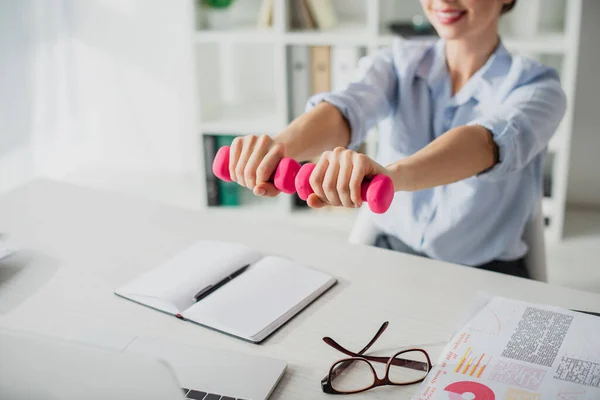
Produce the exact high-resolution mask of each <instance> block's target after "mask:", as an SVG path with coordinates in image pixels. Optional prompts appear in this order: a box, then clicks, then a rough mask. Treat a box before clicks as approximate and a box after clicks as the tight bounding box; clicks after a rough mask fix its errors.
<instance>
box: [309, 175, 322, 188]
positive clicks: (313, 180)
mask: <svg viewBox="0 0 600 400" xmlns="http://www.w3.org/2000/svg"><path fill="white" fill-rule="evenodd" d="M308 183H310V186H312V188H313V189H314V188H317V189H318V188H319V187H320V182H319V179H318V178H317V177H315V176H314V175H311V176H310V178H308Z"/></svg>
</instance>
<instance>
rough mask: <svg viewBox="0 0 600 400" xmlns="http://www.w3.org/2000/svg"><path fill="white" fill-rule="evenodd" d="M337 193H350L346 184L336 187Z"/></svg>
mask: <svg viewBox="0 0 600 400" xmlns="http://www.w3.org/2000/svg"><path fill="white" fill-rule="evenodd" d="M337 191H338V193H340V194H349V193H350V186H348V184H338V185H337Z"/></svg>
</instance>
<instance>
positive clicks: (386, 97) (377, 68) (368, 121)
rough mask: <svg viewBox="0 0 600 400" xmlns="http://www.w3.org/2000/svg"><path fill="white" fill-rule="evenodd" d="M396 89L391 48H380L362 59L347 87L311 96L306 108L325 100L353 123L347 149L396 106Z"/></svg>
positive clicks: (364, 136)
mask: <svg viewBox="0 0 600 400" xmlns="http://www.w3.org/2000/svg"><path fill="white" fill-rule="evenodd" d="M397 90H398V77H397V74H396V70H395V68H394V59H393V56H392V51H391V49H386V50H380V51H379V52H377V53H375V54H374V55H372V56H368V57H364V58H362V59H361V60H360V62H359V68H358V71H357V74H356V77H355V78H354V79H353V80H352V81H351V83H349V84H348V85H347V86H346V87H344V88H342V89H339V90H336V91H332V92H324V93H318V94H316V95H314V96H312V97H311V98H310V99H309V100H308V102H307V105H306V111H310V110H311V109H312V108H313V107H315V106H316V105H317V104H319V103H320V102H322V101H326V102H328V103H330V104H332V105H333V106H335V107H336V108H337V109H338V110H339V111H340V112H341V113H342V115H343V116H344V117H345V118H346V120H347V121H348V123H349V125H350V143H349V144H348V148H350V149H357V148H358V147H359V146H360V144H361V143H362V142H363V141H364V140H365V138H366V136H367V133H368V132H369V130H370V129H371V128H372V127H373V126H375V125H376V124H377V123H378V122H379V121H381V120H383V119H385V118H386V117H388V116H389V115H390V113H391V112H392V110H393V109H394V108H395V104H396V93H397Z"/></svg>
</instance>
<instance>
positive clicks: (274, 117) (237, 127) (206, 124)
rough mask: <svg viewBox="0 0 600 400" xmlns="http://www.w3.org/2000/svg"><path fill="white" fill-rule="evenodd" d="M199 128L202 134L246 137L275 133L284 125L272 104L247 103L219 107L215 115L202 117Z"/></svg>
mask: <svg viewBox="0 0 600 400" xmlns="http://www.w3.org/2000/svg"><path fill="white" fill-rule="evenodd" d="M200 127H201V129H202V132H203V133H210V134H215V135H218V134H228V135H229V134H232V135H248V134H264V133H275V132H278V131H280V130H281V129H283V128H284V124H282V119H281V118H280V116H279V115H278V114H277V108H276V107H275V105H274V104H273V103H268V102H262V103H261V102H258V103H257V102H248V103H245V104H240V105H234V106H225V107H221V108H220V112H219V113H218V114H217V115H210V116H207V117H204V118H203V119H202V122H201V124H200Z"/></svg>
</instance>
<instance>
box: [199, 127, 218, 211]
mask: <svg viewBox="0 0 600 400" xmlns="http://www.w3.org/2000/svg"><path fill="white" fill-rule="evenodd" d="M202 140H203V145H204V146H203V147H204V171H205V175H206V201H207V204H208V205H209V206H218V205H219V182H218V179H217V177H216V176H215V174H213V172H212V164H213V161H214V159H215V154H216V153H217V144H216V138H215V137H214V136H212V135H203V137H202Z"/></svg>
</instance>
